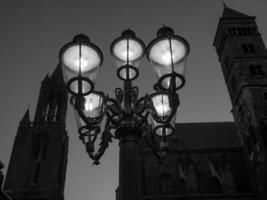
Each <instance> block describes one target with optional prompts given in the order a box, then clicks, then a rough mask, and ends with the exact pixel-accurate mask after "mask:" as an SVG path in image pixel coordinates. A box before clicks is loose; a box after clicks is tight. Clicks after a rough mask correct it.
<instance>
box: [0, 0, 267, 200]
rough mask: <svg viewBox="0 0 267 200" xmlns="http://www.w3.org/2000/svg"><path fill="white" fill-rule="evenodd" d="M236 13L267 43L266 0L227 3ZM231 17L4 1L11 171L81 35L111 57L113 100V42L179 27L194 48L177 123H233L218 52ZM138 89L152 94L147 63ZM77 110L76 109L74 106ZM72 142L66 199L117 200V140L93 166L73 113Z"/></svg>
mask: <svg viewBox="0 0 267 200" xmlns="http://www.w3.org/2000/svg"><path fill="white" fill-rule="evenodd" d="M225 2H226V4H227V5H228V6H229V7H230V8H233V9H236V10H238V11H241V12H243V13H246V14H248V15H251V16H257V18H256V22H257V24H258V27H259V30H260V32H261V33H262V37H263V40H264V41H265V43H266V40H267V24H266V17H267V16H266V10H267V1H266V0H227V1H225ZM222 11H223V6H222V1H220V0H201V1H199V0H165V1H163V0H143V1H141V0H135V1H130V0H107V1H103V0H98V1H94V0H90V1H89V0H73V1H70V0H62V1H59V0H58V1H55V0H54V1H52V0H51V1H50V0H32V1H30V0H17V1H14V0H1V1H0V24H1V31H0V58H1V60H0V63H1V68H0V69H1V71H0V81H1V84H0V91H1V104H0V110H1V120H0V127H1V134H0V148H1V149H0V160H2V161H3V162H4V163H5V164H6V166H7V164H8V162H9V157H10V154H11V150H12V145H13V141H14V137H15V135H16V131H17V127H18V124H19V121H20V119H21V117H22V116H23V114H24V112H25V111H26V109H27V107H28V106H30V108H31V118H32V119H33V115H34V112H35V107H36V103H37V99H38V95H39V89H40V84H41V81H42V79H43V78H44V77H45V75H46V74H47V73H52V72H53V70H54V68H55V67H56V65H57V63H58V52H59V50H60V48H61V47H62V46H63V45H64V44H65V43H67V42H69V41H71V40H72V38H73V36H74V35H75V34H78V33H85V34H87V35H88V36H89V37H90V39H91V41H92V42H93V43H95V44H96V45H98V46H99V47H100V48H101V49H102V51H103V53H104V64H103V66H102V68H101V70H100V72H99V75H98V77H97V83H96V88H97V89H99V90H103V91H104V92H106V93H109V95H110V96H113V94H114V89H115V88H116V87H118V86H121V85H122V83H121V81H120V80H119V79H118V78H117V77H116V68H115V65H114V62H113V60H112V58H111V56H110V53H109V46H110V44H111V42H112V41H113V39H115V38H116V37H118V36H120V34H121V32H122V31H123V30H125V29H128V28H130V29H132V30H134V31H135V32H136V35H137V36H138V37H140V38H141V39H142V40H143V41H144V42H145V43H146V44H148V43H149V42H150V41H151V40H152V39H154V38H155V36H156V31H157V29H158V28H160V27H161V26H162V25H163V24H165V25H169V26H171V27H172V28H173V29H174V30H175V32H176V33H177V34H178V35H181V36H183V37H184V38H186V39H187V40H188V42H189V44H190V46H191V51H190V55H189V58H188V64H187V72H186V86H185V87H184V88H183V89H182V90H181V91H180V98H181V105H180V107H179V110H178V114H177V122H206V121H207V122H209V121H232V120H233V118H232V115H231V113H230V110H231V104H230V100H229V95H228V92H227V90H226V86H225V83H224V79H223V76H222V71H221V68H220V65H219V63H218V57H217V55H216V53H215V49H214V47H213V46H212V43H213V38H214V35H215V31H216V28H217V24H218V21H219V17H220V16H221V14H222ZM139 72H140V76H139V79H138V80H137V81H135V84H136V85H138V86H140V94H141V95H143V94H145V93H150V92H151V91H152V90H151V88H152V85H153V84H154V83H155V82H156V76H155V75H154V74H153V72H152V70H151V66H150V65H149V63H148V62H147V60H146V59H143V60H142V63H141V66H140V71H139ZM69 108H70V107H69ZM67 131H68V134H69V136H70V145H69V156H68V158H69V163H68V167H67V179H66V185H65V199H66V200H74V199H75V200H85V199H87V200H111V199H114V198H115V193H114V191H115V189H116V187H117V185H118V145H117V142H113V144H112V145H111V147H110V148H109V149H108V150H107V152H106V154H105V155H104V157H103V158H102V160H101V165H99V166H93V167H92V166H91V165H92V161H91V160H89V158H88V156H87V154H86V153H85V150H84V147H83V145H82V144H81V143H80V141H79V140H78V137H77V130H76V124H75V121H74V116H73V112H72V109H69V111H68V115H67Z"/></svg>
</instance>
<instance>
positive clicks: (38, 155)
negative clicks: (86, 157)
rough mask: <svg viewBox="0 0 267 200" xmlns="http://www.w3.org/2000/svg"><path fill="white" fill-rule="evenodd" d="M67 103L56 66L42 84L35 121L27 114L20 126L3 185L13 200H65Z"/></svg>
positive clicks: (62, 82) (64, 88)
mask: <svg viewBox="0 0 267 200" xmlns="http://www.w3.org/2000/svg"><path fill="white" fill-rule="evenodd" d="M67 99H68V93H67V90H66V87H65V84H64V81H63V75H62V71H61V66H60V65H58V66H57V68H56V70H55V71H54V73H53V74H52V76H51V77H49V76H46V77H45V79H44V80H43V82H42V86H41V90H40V94H39V101H38V104H37V108H36V113H35V117H34V121H33V122H31V121H30V113H29V110H27V111H26V113H25V114H24V116H23V118H22V120H21V121H20V124H19V128H18V131H17V135H16V138H15V141H14V146H13V150H12V154H11V158H10V162H9V166H8V170H7V175H6V180H5V184H4V191H6V193H7V194H8V195H9V196H10V197H11V198H12V199H13V200H25V199H27V200H31V199H32V200H37V199H38V200H63V199H64V196H63V192H64V183H65V176H66V167H67V153H68V136H67V132H66V129H65V118H66V110H67Z"/></svg>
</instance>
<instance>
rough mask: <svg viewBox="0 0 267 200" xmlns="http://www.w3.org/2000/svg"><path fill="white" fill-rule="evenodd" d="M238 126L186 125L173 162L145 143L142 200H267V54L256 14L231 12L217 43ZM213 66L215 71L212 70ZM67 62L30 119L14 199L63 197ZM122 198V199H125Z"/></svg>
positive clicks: (16, 165)
mask: <svg viewBox="0 0 267 200" xmlns="http://www.w3.org/2000/svg"><path fill="white" fill-rule="evenodd" d="M213 45H214V47H215V50H216V52H217V54H218V58H219V62H220V64H221V68H222V73H223V75H224V78H225V83H226V85H227V88H228V91H229V95H230V99H231V102H232V113H233V116H234V122H207V123H178V124H176V127H175V133H174V134H173V135H171V136H170V137H171V139H170V141H171V143H170V148H169V152H168V154H167V156H166V158H165V160H158V159H157V158H156V157H155V155H154V154H153V153H152V152H151V151H150V150H149V148H148V147H147V146H146V144H144V143H141V144H140V192H141V197H140V200H214V199H220V200H266V199H267V159H266V156H267V154H266V153H267V152H266V150H267V138H266V134H267V51H266V48H265V45H264V42H263V40H262V38H261V35H260V33H259V31H258V27H257V24H256V22H255V17H251V16H248V15H246V14H243V13H240V12H238V11H235V10H233V9H230V8H228V7H225V8H224V11H223V14H222V17H221V18H220V20H219V23H218V27H217V31H216V34H215V38H214V43H213ZM211 67H213V66H211ZM62 76H63V75H62V71H61V67H60V65H58V66H57V68H56V69H55V71H54V73H53V74H52V75H51V76H50V77H49V76H47V77H45V79H44V80H43V82H42V85H41V90H40V95H39V101H38V104H37V109H36V113H35V117H34V121H33V122H31V121H30V116H29V111H26V113H25V115H24V116H23V118H22V120H21V122H20V124H19V128H18V131H17V135H16V138H15V141H14V146H13V151H12V155H11V158H10V163H9V166H8V171H7V176H6V179H5V183H4V191H5V192H6V193H7V194H8V195H9V196H10V197H11V198H12V199H13V200H26V199H27V200H37V199H38V200H63V199H64V183H65V176H66V168H67V154H68V136H67V131H66V126H65V123H66V110H67V100H68V95H67V90H66V86H65V84H64V81H63V77H62ZM118 195H119V194H118Z"/></svg>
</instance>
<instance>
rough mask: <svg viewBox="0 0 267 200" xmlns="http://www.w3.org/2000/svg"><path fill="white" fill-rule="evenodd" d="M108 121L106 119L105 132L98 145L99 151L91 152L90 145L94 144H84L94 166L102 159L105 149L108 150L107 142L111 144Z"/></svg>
mask: <svg viewBox="0 0 267 200" xmlns="http://www.w3.org/2000/svg"><path fill="white" fill-rule="evenodd" d="M109 123H110V121H109V119H107V122H106V126H105V130H104V131H103V132H102V135H101V141H100V143H99V149H98V150H97V152H94V151H93V152H92V151H91V150H92V149H91V148H90V147H91V145H94V143H86V144H85V145H86V151H87V153H88V155H89V156H90V158H91V159H92V160H94V163H93V164H95V165H98V164H100V162H99V159H100V158H101V157H102V155H103V154H104V153H105V151H106V149H107V148H108V145H109V142H111V138H112V137H111V133H110V127H109Z"/></svg>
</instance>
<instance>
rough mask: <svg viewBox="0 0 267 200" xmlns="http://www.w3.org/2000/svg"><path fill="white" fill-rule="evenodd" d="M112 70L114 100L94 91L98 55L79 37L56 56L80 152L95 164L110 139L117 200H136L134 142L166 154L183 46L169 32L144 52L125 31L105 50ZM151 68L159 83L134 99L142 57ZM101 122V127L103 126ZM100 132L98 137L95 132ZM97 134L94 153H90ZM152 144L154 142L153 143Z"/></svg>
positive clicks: (181, 81)
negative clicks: (116, 160)
mask: <svg viewBox="0 0 267 200" xmlns="http://www.w3.org/2000/svg"><path fill="white" fill-rule="evenodd" d="M110 51H111V54H112V56H113V57H114V58H115V61H116V64H117V67H118V68H117V75H118V77H119V78H120V79H121V80H122V81H123V83H124V87H123V89H121V88H116V89H115V98H110V97H108V96H107V95H105V94H104V93H103V92H99V91H96V90H95V88H94V83H95V82H94V81H95V78H96V75H97V72H98V69H99V67H100V66H101V64H102V62H103V56H102V52H101V50H100V49H99V48H98V47H97V46H96V45H94V44H93V43H91V42H90V40H89V38H88V37H87V36H85V35H82V34H81V35H77V36H75V37H74V39H73V41H72V42H70V43H68V44H66V45H65V46H64V47H63V48H62V49H61V51H60V53H59V58H60V62H61V65H62V68H63V72H64V78H65V81H66V84H67V87H68V90H69V92H70V93H71V94H72V97H71V99H70V102H71V104H72V105H73V107H74V110H75V113H76V120H77V124H78V127H79V135H80V136H79V138H80V139H81V140H82V142H83V143H84V145H85V146H86V151H87V153H88V154H89V156H90V157H91V158H92V159H93V160H94V164H99V159H100V157H101V156H102V155H103V153H104V152H105V150H106V148H107V147H108V144H109V142H111V139H112V138H113V139H118V140H119V141H120V143H119V144H120V164H119V166H120V173H119V196H120V199H121V200H131V199H132V200H137V199H138V198H139V184H138V182H139V179H138V177H139V176H138V166H139V165H138V162H139V159H138V142H139V141H140V139H141V138H142V137H145V138H146V141H147V142H148V146H149V147H150V148H151V149H152V151H153V152H154V153H155V154H156V156H158V157H159V158H163V157H164V156H165V154H166V151H167V149H168V136H169V135H171V134H172V133H173V132H174V124H175V117H176V111H177V108H178V106H179V98H178V94H177V90H178V89H180V88H182V87H183V86H184V84H185V78H184V72H185V64H186V58H187V56H188V53H189V45H188V43H187V41H186V40H185V39H183V38H182V37H180V36H177V35H174V31H173V30H172V29H171V28H169V27H165V26H164V27H163V28H161V29H159V31H158V36H157V38H156V39H154V40H152V42H150V43H149V45H148V46H147V49H146V48H145V45H144V43H143V42H142V40H140V39H139V38H137V37H136V35H135V33H134V32H133V31H131V30H129V29H128V30H126V31H124V32H123V33H122V35H121V36H120V37H118V38H117V39H115V40H114V41H113V42H112V44H111V47H110ZM145 54H146V55H147V58H148V59H149V61H150V62H151V63H152V66H153V69H154V71H155V72H156V73H157V74H158V76H159V80H158V82H157V83H156V84H155V85H154V89H155V90H156V91H155V93H153V94H151V95H148V94H146V95H145V96H144V97H141V98H139V99H138V88H137V87H135V86H132V81H133V80H134V79H136V78H137V77H138V75H139V71H138V67H139V64H140V60H141V59H142V57H143V56H144V55H145ZM103 122H105V123H104V124H103ZM102 127H104V130H103V131H102V134H101V128H102ZM100 134H101V138H100V143H99V148H98V149H97V150H96V149H95V143H96V141H97V137H98V136H99V135H100ZM156 138H157V139H156Z"/></svg>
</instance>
